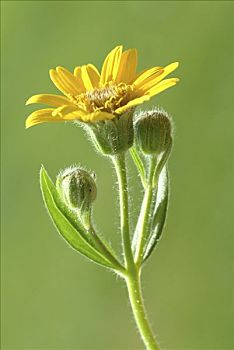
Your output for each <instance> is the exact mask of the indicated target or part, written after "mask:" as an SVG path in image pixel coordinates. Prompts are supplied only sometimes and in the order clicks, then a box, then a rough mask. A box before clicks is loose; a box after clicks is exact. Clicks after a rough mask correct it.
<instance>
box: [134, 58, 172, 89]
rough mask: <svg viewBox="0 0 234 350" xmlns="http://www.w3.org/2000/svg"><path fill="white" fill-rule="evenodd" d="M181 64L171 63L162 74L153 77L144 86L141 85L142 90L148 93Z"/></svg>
mask: <svg viewBox="0 0 234 350" xmlns="http://www.w3.org/2000/svg"><path fill="white" fill-rule="evenodd" d="M178 65H179V63H178V62H175V63H171V64H169V65H168V66H166V67H164V68H163V71H162V73H161V74H156V75H154V76H151V77H150V79H148V80H147V81H145V82H144V83H143V84H141V86H140V89H141V90H142V91H143V92H144V93H147V92H148V91H149V90H150V89H151V88H153V87H154V86H155V85H157V84H158V83H159V82H160V81H162V80H163V79H164V78H165V77H166V76H167V75H168V74H170V73H171V72H173V71H174V70H175V69H176V68H177V67H178Z"/></svg>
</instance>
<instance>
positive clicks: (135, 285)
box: [126, 273, 160, 350]
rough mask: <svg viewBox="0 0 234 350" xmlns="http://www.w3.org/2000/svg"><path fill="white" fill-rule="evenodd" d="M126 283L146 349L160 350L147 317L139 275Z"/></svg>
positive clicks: (129, 278) (133, 276)
mask: <svg viewBox="0 0 234 350" xmlns="http://www.w3.org/2000/svg"><path fill="white" fill-rule="evenodd" d="M126 283H127V288H128V295H129V300H130V303H131V307H132V312H133V316H134V318H135V321H136V324H137V327H138V330H139V332H140V335H141V338H142V340H143V342H144V344H145V347H146V349H147V350H160V348H159V346H158V345H157V343H156V340H155V338H154V335H153V332H152V330H151V328H150V324H149V321H148V319H147V316H146V311H145V307H144V302H143V297H142V291H141V282H140V276H139V273H136V275H132V276H129V277H127V278H126Z"/></svg>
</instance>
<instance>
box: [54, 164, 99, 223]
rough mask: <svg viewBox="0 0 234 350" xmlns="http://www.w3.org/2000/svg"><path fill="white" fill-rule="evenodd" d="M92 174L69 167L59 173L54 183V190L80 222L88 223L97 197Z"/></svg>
mask: <svg viewBox="0 0 234 350" xmlns="http://www.w3.org/2000/svg"><path fill="white" fill-rule="evenodd" d="M94 177H95V175H94V174H92V175H91V174H90V173H88V172H87V171H85V170H83V169H80V168H78V167H71V168H67V169H65V170H64V171H63V172H61V173H60V174H59V175H58V177H57V181H56V188H57V190H58V192H59V193H60V195H61V197H62V199H63V201H64V202H65V203H66V204H67V206H68V207H69V208H70V209H72V210H75V211H77V213H78V215H79V216H80V218H81V220H83V221H85V223H88V222H89V218H90V212H91V206H92V203H93V201H94V200H95V198H96V196H97V188H96V184H95V181H94Z"/></svg>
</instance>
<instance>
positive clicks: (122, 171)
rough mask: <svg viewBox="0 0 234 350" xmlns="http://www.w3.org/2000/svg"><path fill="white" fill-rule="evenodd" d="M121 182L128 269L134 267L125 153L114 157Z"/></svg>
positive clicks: (124, 250) (121, 218) (124, 249)
mask: <svg viewBox="0 0 234 350" xmlns="http://www.w3.org/2000/svg"><path fill="white" fill-rule="evenodd" d="M113 162H114V165H115V170H116V174H117V178H118V184H119V201H120V222H121V234H122V245H123V253H124V259H125V264H126V268H127V269H130V270H131V269H132V268H133V267H134V261H133V254H132V248H131V239H130V232H129V209H128V183H127V174H126V164H125V154H124V153H123V154H118V155H116V156H115V157H113Z"/></svg>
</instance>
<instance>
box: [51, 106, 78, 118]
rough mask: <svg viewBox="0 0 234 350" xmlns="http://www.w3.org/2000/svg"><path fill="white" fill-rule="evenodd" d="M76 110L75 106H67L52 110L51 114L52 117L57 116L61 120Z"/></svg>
mask: <svg viewBox="0 0 234 350" xmlns="http://www.w3.org/2000/svg"><path fill="white" fill-rule="evenodd" d="M76 110H77V107H76V106H75V105H70V106H67V105H64V106H60V107H58V108H56V109H54V110H53V112H52V116H53V117H57V116H59V117H60V118H63V117H65V115H67V114H69V113H71V112H74V111H76Z"/></svg>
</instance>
